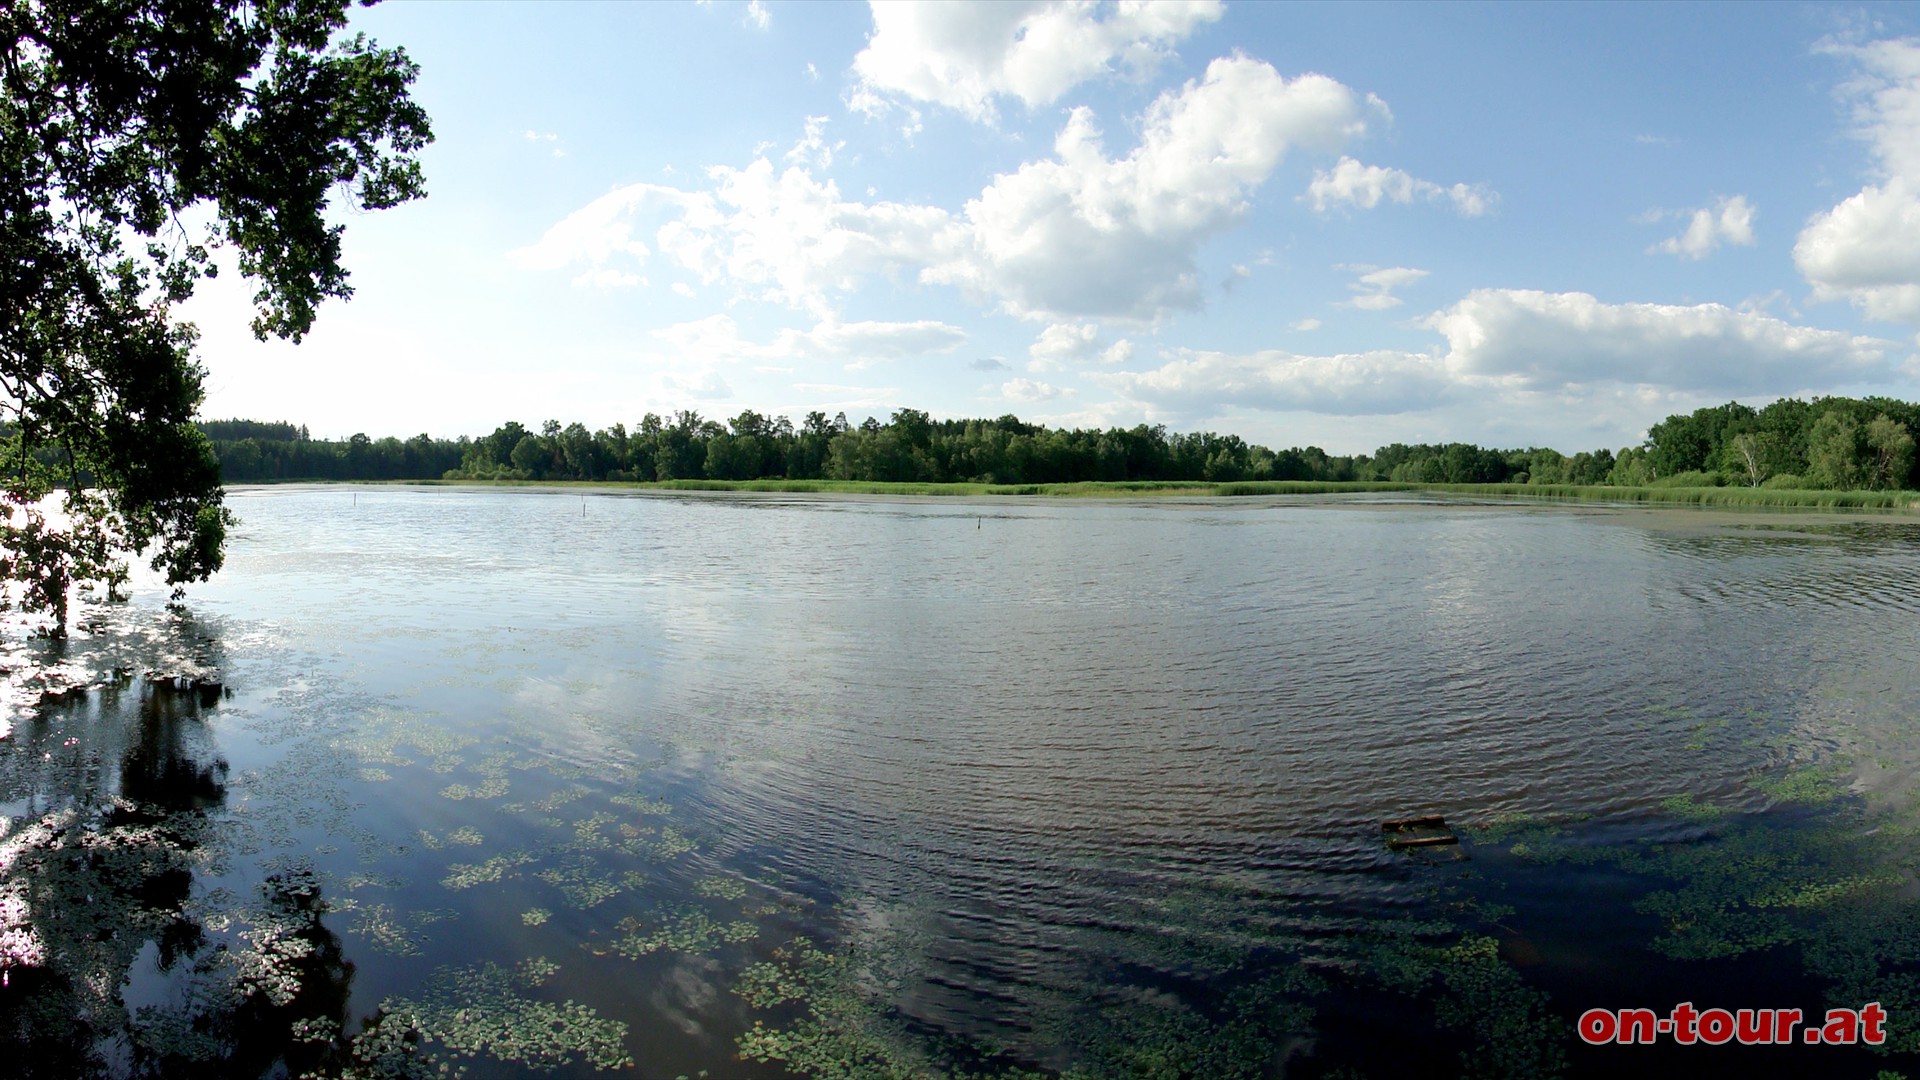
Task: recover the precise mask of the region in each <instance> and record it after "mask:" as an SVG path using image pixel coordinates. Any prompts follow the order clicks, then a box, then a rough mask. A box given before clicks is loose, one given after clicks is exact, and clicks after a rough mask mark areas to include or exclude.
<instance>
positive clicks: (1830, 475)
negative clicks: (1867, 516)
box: [1807, 409, 1862, 491]
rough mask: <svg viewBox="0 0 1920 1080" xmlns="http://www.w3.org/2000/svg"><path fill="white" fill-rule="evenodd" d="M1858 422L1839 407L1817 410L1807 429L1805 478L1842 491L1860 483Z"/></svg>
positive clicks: (1815, 483)
mask: <svg viewBox="0 0 1920 1080" xmlns="http://www.w3.org/2000/svg"><path fill="white" fill-rule="evenodd" d="M1859 443H1860V425H1858V424H1855V423H1854V422H1853V417H1851V416H1848V415H1847V414H1846V412H1844V411H1843V410H1840V409H1830V410H1828V411H1827V412H1823V413H1821V414H1820V418H1819V419H1818V420H1815V421H1814V422H1813V428H1812V430H1810V431H1808V432H1807V479H1808V480H1810V481H1812V482H1813V483H1814V485H1815V486H1817V487H1823V488H1837V489H1840V490H1842V491H1846V490H1850V489H1853V488H1857V487H1859V486H1860V480H1861V457H1862V455H1861V452H1860V451H1861V447H1860V445H1859Z"/></svg>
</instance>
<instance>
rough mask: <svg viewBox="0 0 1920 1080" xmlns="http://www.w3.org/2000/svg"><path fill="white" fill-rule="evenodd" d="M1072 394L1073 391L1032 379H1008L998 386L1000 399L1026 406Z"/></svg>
mask: <svg viewBox="0 0 1920 1080" xmlns="http://www.w3.org/2000/svg"><path fill="white" fill-rule="evenodd" d="M1073 394H1074V391H1073V390H1070V389H1068V388H1066V387H1061V386H1054V385H1052V384H1051V383H1043V382H1036V381H1034V380H1033V379H1010V380H1008V381H1006V382H1003V383H1001V384H1000V396H1001V397H1003V398H1006V399H1007V400H1008V401H1018V402H1021V403H1023V404H1028V405H1031V404H1035V403H1037V402H1042V401H1052V400H1054V399H1055V398H1061V397H1072V396H1073Z"/></svg>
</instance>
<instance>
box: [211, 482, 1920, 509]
mask: <svg viewBox="0 0 1920 1080" xmlns="http://www.w3.org/2000/svg"><path fill="white" fill-rule="evenodd" d="M294 486H312V487H375V488H379V487H426V488H434V487H445V488H481V489H484V488H524V489H530V490H545V491H556V492H559V491H601V492H630V493H633V494H658V495H673V494H681V493H693V494H702V493H705V494H728V493H734V494H765V495H878V496H895V497H902V496H905V497H927V498H938V499H968V498H976V499H977V498H1016V499H1031V498H1046V499H1111V500H1149V501H1151V500H1158V499H1164V498H1169V497H1180V498H1188V499H1203V500H1212V499H1223V500H1234V499H1244V498H1254V497H1260V496H1311V495H1368V494H1385V495H1435V496H1441V497H1443V498H1445V499H1447V500H1448V501H1452V500H1454V499H1460V500H1463V501H1480V500H1484V501H1485V502H1486V503H1491V504H1494V505H1519V506H1525V505H1543V506H1566V505H1585V506H1605V505H1609V504H1611V505H1614V506H1621V507H1652V506H1660V507H1676V506H1693V507H1701V508H1713V509H1721V510H1759V511H1767V510H1815V511H1847V510H1872V511H1891V512H1906V511H1913V510H1915V509H1920V491H1822V490H1798V489H1781V488H1740V487H1618V486H1609V485H1573V484H1542V485H1533V484H1415V483H1402V482H1395V481H1319V480H1243V481H1227V482H1222V483H1211V482H1207V481H1178V480H1146V481H1080V482H1071V483H1054V484H985V483H937V484H936V483H912V482H883V481H866V480H655V481H621V480H327V479H298V480H270V481H253V482H248V483H243V484H233V485H230V486H229V490H244V489H249V488H262V489H272V488H279V487H294Z"/></svg>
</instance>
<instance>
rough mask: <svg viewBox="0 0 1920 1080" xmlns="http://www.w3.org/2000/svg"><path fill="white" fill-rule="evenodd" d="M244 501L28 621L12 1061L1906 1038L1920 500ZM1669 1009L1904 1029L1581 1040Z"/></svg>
mask: <svg viewBox="0 0 1920 1080" xmlns="http://www.w3.org/2000/svg"><path fill="white" fill-rule="evenodd" d="M229 502H230V505H231V506H232V508H233V509H234V510H235V511H236V512H237V513H238V515H239V517H240V519H241V525H240V526H239V528H238V529H237V530H235V531H234V533H233V534H232V537H231V545H230V549H229V554H228V560H227V566H226V569H225V570H224V571H223V572H222V573H221V574H219V575H218V576H217V577H216V578H215V579H214V580H213V581H211V582H209V583H207V584H205V585H202V586H196V587H194V588H193V589H191V590H190V591H189V592H188V595H187V596H186V598H185V599H184V600H183V601H182V602H180V603H179V604H177V605H169V604H168V603H167V597H166V594H165V591H164V590H163V589H160V588H158V587H156V586H155V585H154V583H153V582H152V581H151V580H148V579H141V578H136V584H137V585H139V586H140V587H138V588H137V589H136V593H135V596H134V597H133V599H132V601H131V602H129V603H126V604H119V605H111V606H108V605H92V606H87V607H85V608H84V609H83V610H82V611H81V613H80V615H79V616H78V620H79V623H80V624H81V625H80V628H79V629H77V630H76V632H75V634H74V636H73V638H72V639H71V641H69V642H67V643H65V644H64V645H59V644H55V643H51V642H48V641H45V640H42V639H35V638H31V637H28V636H26V634H25V629H24V627H25V625H26V624H23V623H19V622H16V624H14V625H13V628H12V630H11V631H10V633H9V636H8V638H7V640H6V643H5V644H6V648H7V650H8V652H7V656H8V659H7V660H6V661H5V664H6V666H7V668H8V678H9V679H10V680H11V681H10V683H9V693H10V694H11V698H10V700H11V701H12V702H14V710H15V720H14V724H13V728H12V730H11V732H10V734H9V735H8V736H7V738H6V739H5V740H4V741H0V813H4V815H5V822H6V828H5V832H4V834H0V977H3V978H4V984H0V1029H3V1030H4V1032H5V1038H6V1039H8V1040H10V1043H11V1046H10V1049H11V1051H12V1057H11V1060H13V1061H15V1062H19V1063H22V1064H20V1065H19V1066H18V1067H19V1068H20V1069H22V1070H25V1071H24V1072H22V1073H21V1075H35V1076H40V1075H44V1076H60V1077H66V1076H83V1075H102V1076H134V1075H167V1076H173V1075H179V1076H203V1075H229V1074H231V1075H249V1076H251V1075H263V1074H264V1075H299V1074H300V1073H302V1072H306V1071H312V1072H314V1073H315V1074H316V1075H328V1076H333V1075H341V1076H403V1075H422V1076H425V1075H441V1073H440V1072H439V1071H438V1070H439V1069H440V1068H441V1067H442V1066H443V1065H444V1066H446V1067H447V1069H448V1070H449V1071H450V1072H453V1071H459V1070H462V1069H464V1070H465V1071H466V1075H469V1076H474V1077H493V1076H501V1077H518V1076H522V1075H529V1076H530V1075H542V1076H545V1075H560V1076H587V1075H600V1074H602V1073H601V1071H602V1070H619V1071H624V1072H626V1073H628V1074H631V1075H639V1076H647V1077H667V1078H671V1077H678V1076H686V1077H695V1076H701V1075H705V1076H712V1077H732V1076H743V1077H778V1076H785V1075H790V1074H798V1075H836V1076H837V1075H847V1076H868V1075H871V1076H918V1075H958V1074H969V1075H973V1074H981V1075H996V1076H998V1075H1008V1076H1030V1075H1036V1074H1040V1075H1052V1074H1055V1073H1067V1074H1071V1075H1077V1076H1089V1077H1091V1076H1128V1075H1137V1076H1262V1075H1280V1074H1283V1073H1284V1074H1285V1075H1288V1076H1347V1077H1352V1076H1360V1075H1372V1076H1396V1075H1457V1074H1462V1073H1467V1074H1473V1075H1496V1076H1498V1075H1511V1076H1533V1075H1561V1074H1565V1075H1590V1076H1604V1075H1613V1074H1616V1073H1617V1072H1618V1071H1619V1070H1621V1069H1623V1068H1632V1069H1635V1070H1637V1071H1639V1072H1641V1073H1643V1074H1645V1075H1648V1076H1662V1075H1670V1076H1687V1077H1699V1076H1703V1075H1706V1076H1713V1075H1727V1076H1736V1075H1737V1076H1750V1075H1774V1074H1796V1073H1802V1074H1804V1073H1818V1074H1821V1075H1831V1076H1845V1075H1860V1076H1873V1075H1875V1074H1876V1072H1877V1071H1878V1070H1880V1069H1909V1070H1911V1069H1914V1068H1916V1066H1920V1053H1916V1050H1920V1026H1917V1025H1913V1024H1910V1023H1908V1020H1909V1018H1910V1016H1911V1015H1912V1011H1913V1010H1914V1009H1916V1008H1920V905H1916V904H1915V902H1914V901H1915V897H1916V887H1915V880H1914V874H1913V870H1912V867H1913V865H1914V862H1913V859H1912V855H1913V849H1914V837H1915V836H1916V835H1920V809H1916V808H1915V806H1914V805H1913V804H1912V801H1911V799H1910V794H1911V790H1912V783H1913V777H1914V775H1915V766H1916V763H1917V762H1920V732H1916V729H1915V725H1914V717H1915V716H1916V711H1917V706H1920V678H1916V677H1915V675H1916V671H1915V665H1916V659H1917V658H1920V650H1917V649H1916V642H1915V637H1914V628H1915V626H1916V625H1920V624H1917V623H1916V614H1917V612H1916V608H1920V524H1916V523H1914V522H1912V521H1910V520H1909V519H1906V518H1903V517H1893V516H1887V517H1883V516H1872V515H1865V514H1862V515H1856V516H1847V517H1840V516H1817V515H1789V514H1761V513H1750V514H1728V513H1715V512H1704V511H1689V510H1649V509H1637V508H1635V509H1628V508H1612V507H1603V506H1593V505H1583V506H1578V507H1572V506H1538V505H1488V504H1475V503H1471V502H1467V501H1432V500H1420V499H1391V500H1389V499H1377V498H1367V497H1341V498H1333V499H1311V498H1306V499H1246V500H1237V499H1226V500H1223V499H1204V500H1179V499H1172V498H1167V499H1150V500H1139V501H1118V500H1116V501H1108V500H1097V499H1086V500H1058V501H1044V500H1028V499H1018V498H1010V499H1002V500H981V501H971V500H969V501H957V500H945V499H926V500H909V499H883V498H854V497H815V496H771V495H766V496H758V495H712V496H704V495H693V494H678V495H654V494H625V493H611V492H605V491H594V492H591V493H587V494H584V495H583V494H582V493H580V492H579V491H540V490H497V489H461V488H419V489H409V488H394V487H380V488H352V487H278V488H254V489H238V490H235V491H233V492H231V493H230V498H229ZM49 669H54V670H58V671H60V672H63V673H65V674H67V675H68V676H70V677H72V678H74V679H78V680H82V681H86V682H88V683H89V684H90V685H91V686H92V689H90V690H88V691H87V692H86V693H85V694H84V695H81V696H78V697H75V698H72V699H64V698H63V699H60V700H57V701H51V700H50V701H48V702H46V703H44V704H39V703H37V702H38V697H37V695H38V687H39V683H38V682H36V681H35V680H37V679H39V678H41V677H42V675H43V674H44V673H45V672H46V671H47V670H49ZM148 672H157V673H160V674H164V675H177V674H181V673H185V674H186V675H188V676H195V675H197V676H199V677H201V678H202V679H203V680H205V681H207V682H208V683H209V685H208V687H207V688H205V689H204V690H203V689H186V690H182V689H178V688H176V687H175V686H174V684H172V683H170V682H169V683H162V684H155V683H153V682H152V680H151V679H150V678H149V677H148V675H147V673H148ZM215 680H217V681H218V683H219V684H220V685H219V688H218V689H213V688H212V687H211V682H212V681H215ZM1429 814H1437V815H1443V816H1444V817H1445V820H1446V823H1447V827H1448V828H1450V829H1452V830H1454V831H1455V832H1456V833H1457V835H1458V836H1459V837H1460V842H1459V843H1458V844H1455V845H1439V846H1435V847H1430V848H1423V849H1410V850H1395V849H1392V848H1390V847H1389V846H1388V845H1387V844H1386V843H1385V842H1384V840H1383V834H1382V828H1381V822H1382V821H1383V820H1387V819H1397V818H1405V817H1410V816H1415V815H1429ZM1685 1001H1691V1002H1693V1003H1694V1004H1695V1005H1696V1006H1697V1007H1698V1008H1700V1009H1707V1008H1714V1007H1723V1008H1727V1009H1738V1008H1776V1007H1778V1008H1789V1007H1790V1008H1799V1009H1802V1010H1805V1011H1806V1012H1807V1013H1808V1014H1809V1015H1810V1016H1813V1017H1815V1019H1816V1022H1817V1020H1818V1019H1819V1018H1822V1017H1824V1016H1825V1010H1826V1009H1827V1008H1829V1007H1830V1006H1842V1005H1844V1006H1848V1007H1858V1006H1861V1005H1864V1004H1866V1003H1867V1002H1869V1001H1880V1002H1882V1003H1883V1004H1884V1006H1885V1008H1886V1010H1887V1012H1888V1014H1889V1015H1890V1017H1891V1019H1890V1021H1889V1024H1888V1031H1889V1038H1888V1043H1887V1046H1886V1047H1883V1048H1881V1050H1880V1051H1879V1052H1869V1051H1868V1050H1867V1049H1864V1048H1857V1047H1835V1046H1824V1045H1823V1046H1807V1045H1799V1044H1796V1045H1793V1046H1750V1047H1743V1046H1737V1045H1734V1044H1732V1043H1728V1044H1726V1045H1721V1046H1715V1047H1703V1046H1698V1045H1696V1046H1691V1047H1679V1046H1675V1045H1673V1043H1672V1041H1671V1040H1662V1042H1661V1043H1660V1044H1657V1045H1653V1046H1618V1045H1607V1046H1588V1045H1586V1044H1584V1043H1582V1042H1581V1041H1580V1039H1579V1038H1578V1037H1576V1035H1575V1034H1574V1032H1575V1026H1574V1025H1575V1019H1576V1017H1578V1016H1580V1015H1581V1014H1582V1013H1583V1012H1584V1011H1585V1010H1587V1009H1589V1008H1594V1007H1604V1008H1612V1009H1618V1008H1625V1007H1640V1006H1644V1007H1647V1008H1652V1009H1654V1010H1656V1011H1657V1012H1660V1013H1662V1014H1664V1013H1665V1012H1666V1010H1668V1009H1670V1008H1671V1007H1673V1006H1674V1005H1675V1004H1677V1003H1680V1002H1685Z"/></svg>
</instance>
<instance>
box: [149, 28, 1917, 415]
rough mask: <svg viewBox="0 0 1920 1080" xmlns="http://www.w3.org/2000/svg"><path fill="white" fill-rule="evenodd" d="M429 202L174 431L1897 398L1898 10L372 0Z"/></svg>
mask: <svg viewBox="0 0 1920 1080" xmlns="http://www.w3.org/2000/svg"><path fill="white" fill-rule="evenodd" d="M354 18H355V23H354V28H355V29H356V30H364V31H366V32H367V33H369V34H371V35H372V36H373V37H375V38H376V39H378V40H379V41H380V42H381V43H382V44H385V45H401V46H404V47H405V48H406V49H407V50H408V52H409V53H410V54H411V55H412V56H413V57H414V59H416V60H417V61H418V62H419V64H420V66H421V75H420V79H419V82H418V84H417V86H416V94H417V96H418V98H419V99H420V101H421V102H422V104H423V105H424V106H425V107H426V108H427V110H428V111H429V113H430V114H431V115H432V117H433V120H434V126H435V131H436V134H437V141H436V143H435V144H434V145H433V147H432V148H431V149H430V150H429V151H428V152H427V154H426V156H425V167H426V170H427V177H428V186H429V191H430V194H429V197H428V198H427V199H426V200H424V201H422V202H418V203H415V204H411V205H409V206H406V207H402V208H399V209H396V210H391V211H385V212H381V213H377V214H356V213H352V212H342V213H341V214H340V215H339V219H340V220H341V221H343V222H345V223H346V224H347V226H348V229H347V240H346V259H347V263H348V266H349V268H350V269H351V270H352V273H353V279H352V280H353V283H354V285H355V287H356V289H357V295H356V296H355V298H354V299H353V300H352V301H351V302H350V303H345V304H329V305H328V306H327V307H326V308H325V309H324V310H323V312H322V314H321V319H320V323H319V325H318V326H317V327H316V329H315V332H314V333H313V334H312V335H311V336H310V337H309V338H308V340H307V341H306V342H305V343H304V344H302V345H300V346H298V347H294V346H290V345H286V344H281V343H273V344H266V345H262V344H258V343H255V342H254V341H253V340H252V339H251V338H250V337H249V336H248V335H247V334H246V332H245V329H244V326H245V323H246V319H247V313H246V309H247V305H246V301H245V296H246V290H244V289H243V288H242V287H241V285H240V284H239V283H238V282H237V281H236V280H234V278H233V277H232V276H226V277H223V278H221V279H219V280H218V281H215V282H210V283H208V284H206V285H204V286H203V287H202V294H201V295H200V296H199V297H196V299H195V300H194V301H193V302H192V304H191V305H190V307H189V310H188V311H187V315H188V316H189V317H191V318H193V319H195V320H196V321H197V322H198V323H199V325H200V327H201V330H202V332H203V338H202V344H201V358H202V360H203V362H204V363H205V364H206V366H207V368H208V371H209V379H208V391H209V393H208V401H207V404H206V406H205V409H204V410H203V411H204V413H205V414H206V415H208V416H212V417H225V416H246V417H253V418H257V419H288V420H293V421H295V422H300V423H306V424H308V425H309V426H311V427H312V428H313V430H314V431H315V433H316V434H325V435H333V436H341V435H346V434H350V433H352V432H355V431H366V432H368V433H370V434H374V435H384V434H397V435H410V434H415V433H418V432H421V431H427V432H429V433H432V434H434V435H440V436H453V435H458V434H480V433H484V432H486V431H489V430H491V429H492V428H493V427H494V426H495V425H497V424H499V423H501V422H503V421H505V420H509V419H517V420H521V421H523V422H527V423H538V422H539V421H542V420H545V419H548V418H553V419H558V420H560V421H562V422H571V421H575V420H578V421H581V422H584V423H586V424H588V425H589V426H592V427H600V426H604V425H607V424H611V423H614V422H624V423H626V424H627V425H628V426H629V427H631V426H632V425H634V424H635V423H636V422H637V421H638V420H639V419H640V417H641V416H642V415H644V414H645V413H647V412H649V411H653V412H661V413H665V412H667V411H669V410H673V409H680V408H691V409H695V410H698V411H699V412H700V413H701V414H702V415H704V416H707V417H711V418H716V419H725V418H727V417H731V416H733V415H735V414H737V413H739V412H740V411H741V410H743V409H754V410H756V411H759V412H763V413H768V412H770V413H779V414H785V415H789V416H792V417H794V418H795V419H798V418H799V417H801V416H802V415H803V414H804V413H805V412H806V411H808V410H812V409H820V410H823V411H825V412H827V413H828V414H830V415H831V414H832V413H834V412H837V411H845V412H846V413H847V414H848V415H849V416H850V417H852V418H853V419H855V420H856V421H857V420H858V419H860V418H861V417H862V416H865V415H868V414H873V415H878V416H881V417H882V418H884V417H885V416H886V415H887V414H889V413H890V412H891V411H892V410H893V409H895V408H898V407H901V406H910V407H914V408H921V409H926V410H928V411H930V412H932V413H934V414H935V415H936V416H997V415H1000V414H1003V413H1008V412H1011V413H1015V414H1018V415H1020V416H1022V417H1025V418H1029V419H1038V420H1042V421H1045V422H1048V423H1055V424H1068V425H1100V426H1106V425H1111V424H1120V425H1132V424H1135V423H1139V422H1142V421H1144V422H1148V423H1165V424H1167V425H1169V426H1170V427H1173V428H1175V429H1177V430H1193V429H1200V428H1206V429H1213V430H1220V431H1233V432H1236V433H1239V434H1241V435H1243V436H1245V437H1247V438H1249V439H1251V440H1254V441H1257V442H1262V443H1266V444H1268V445H1272V446H1286V445H1307V444H1317V445H1320V446H1323V447H1325V448H1327V449H1328V450H1331V451H1334V452H1355V451H1367V450H1371V449H1373V448H1374V447H1376V446H1378V445H1381V444H1383V443H1387V442H1392V441H1416V440H1436V441H1437V440H1452V439H1463V440H1469V441H1476V442H1481V443H1483V444H1490V445H1502V446H1515V445H1548V446H1555V447H1558V448H1560V449H1562V450H1567V451H1573V450H1577V449H1589V448H1594V447H1599V446H1610V447H1619V446H1623V445H1629V444H1632V443H1636V442H1638V441H1639V439H1640V438H1641V436H1642V434H1643V432H1644V430H1645V428H1646V427H1647V425H1648V424H1650V423H1653V422H1655V421H1657V420H1659V419H1661V418H1663V417H1664V416H1666V415H1667V414H1668V413H1671V412H1675V411H1681V410H1687V409H1692V408H1695V407H1698V406H1700V405H1706V404H1717V403H1720V402H1724V401H1727V400H1730V399H1735V398H1737V399H1740V400H1744V401H1749V402H1752V403H1756V404H1758V403H1764V402H1765V401H1768V400H1771V399H1773V398H1774V397H1778V396H1782V395H1798V396H1810V395H1818V394H1827V393H1846V394H1863V393H1882V394H1889V395H1894V396H1902V397H1915V396H1920V385H1916V383H1917V382H1920V358H1917V357H1916V354H1917V353H1920V346H1917V340H1920V339H1917V338H1916V331H1920V39H1916V38H1915V37H1914V36H1913V35H1915V34H1916V33H1920V25H1917V24H1920V14H1916V9H1913V8H1910V7H1892V6H1888V7H1880V6H1868V7H1858V6H1846V7H1838V6H1820V5H1789V4H1770V5H1678V4H1661V5H1626V4H1606V5H1590V6H1580V5H1567V4H1551V5H1549V4H1531V5H1469V6H1442V5H1437V4H1413V5H1363V4H1329V5H1316V4H1252V3H1225V4H1213V3H1195V4H1178V5H1176V4H1148V5H1136V4H1131V3H1122V4H1113V3H1098V4H1096V3H1066V4H1061V3H1021V4H1014V3H998V4H991V5H979V6H963V5H956V4H945V5H926V6H913V5H894V4H886V5H881V6H878V7H875V8H869V7H866V6H861V5H855V4H817V3H808V4H800V3H791V4H790V3H782V2H779V0H766V2H765V3H759V2H755V3H751V4H750V3H744V2H741V3H735V2H727V0H714V2H712V3H684V4H673V3H654V4H631V5H612V4H592V5H578V6H570V5H562V4H550V3H541V4H527V5H514V4H477V5H471V6H465V5H454V4H425V3H390V4H385V5H382V6H379V7H376V8H372V9H368V10H361V11H356V13H355V16H354Z"/></svg>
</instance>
